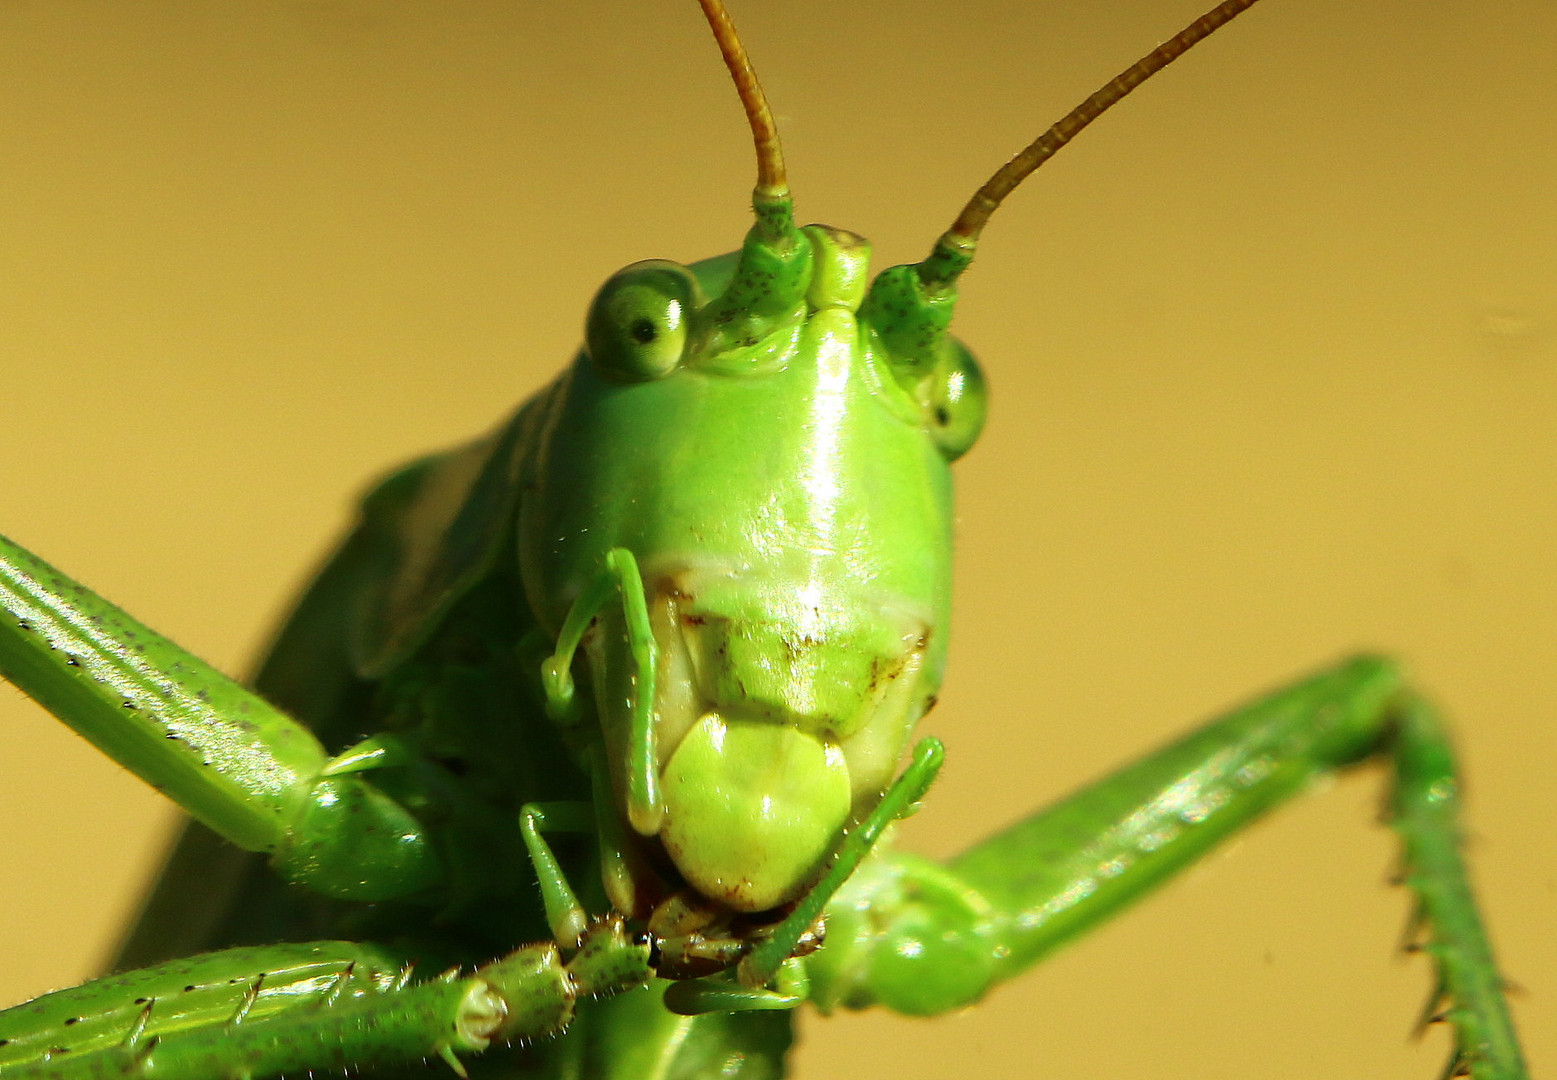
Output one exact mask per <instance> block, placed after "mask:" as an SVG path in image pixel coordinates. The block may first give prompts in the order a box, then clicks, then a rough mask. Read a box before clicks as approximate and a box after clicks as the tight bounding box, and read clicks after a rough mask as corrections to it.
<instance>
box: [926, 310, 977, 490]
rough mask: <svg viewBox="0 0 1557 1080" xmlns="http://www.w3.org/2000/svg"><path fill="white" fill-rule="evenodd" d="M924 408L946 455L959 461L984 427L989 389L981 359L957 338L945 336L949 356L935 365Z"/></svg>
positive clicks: (947, 458) (942, 451) (932, 431)
mask: <svg viewBox="0 0 1557 1080" xmlns="http://www.w3.org/2000/svg"><path fill="white" fill-rule="evenodd" d="M926 389H927V390H928V393H927V394H926V395H925V411H926V413H927V414H928V418H929V424H930V434H931V435H932V436H933V437H934V438H935V443H936V445H937V446H939V447H940V448H941V453H943V454H945V455H946V460H947V461H956V460H957V459H958V458H960V457H961V456H962V455H963V454H966V453H967V452H968V450H969V449H970V448H971V447H972V446H973V444H974V443H975V442H977V441H978V437H979V432H980V431H982V430H984V414H985V411H986V408H987V406H986V404H985V402H986V393H987V392H986V390H985V388H984V372H983V371H982V370H981V369H980V368H979V362H978V361H977V360H975V359H973V354H972V353H970V352H969V351H968V350H967V349H966V348H965V347H964V346H963V344H962V342H960V341H958V340H957V339H956V338H952V337H948V338H947V339H946V356H945V359H943V360H942V361H941V363H939V364H937V365H936V368H935V372H934V373H933V374H932V375H931V376H930V385H929V386H928V387H927V388H926Z"/></svg>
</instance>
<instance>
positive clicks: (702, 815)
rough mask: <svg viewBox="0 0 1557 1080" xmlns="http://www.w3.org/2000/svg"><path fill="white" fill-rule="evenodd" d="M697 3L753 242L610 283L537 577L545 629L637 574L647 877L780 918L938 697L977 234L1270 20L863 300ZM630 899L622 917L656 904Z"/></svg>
mask: <svg viewBox="0 0 1557 1080" xmlns="http://www.w3.org/2000/svg"><path fill="white" fill-rule="evenodd" d="M700 2H701V3H702V5H703V7H704V10H705V12H706V13H707V14H708V17H709V22H710V25H711V26H712V27H713V29H714V33H715V36H716V38H717V39H718V40H719V43H720V47H721V50H722V52H723V54H724V58H725V61H726V63H727V65H728V66H729V68H730V71H731V73H732V76H733V78H734V80H735V82H736V85H737V88H738V89H739V91H740V94H741V98H742V102H743V104H744V105H745V107H746V111H747V115H748V118H749V120H750V123H751V127H752V131H753V135H754V138H755V142H756V145H757V150H758V161H759V168H758V184H757V188H756V192H755V196H754V199H753V205H754V209H755V211H756V216H757V221H756V224H755V226H754V227H753V228H752V230H751V232H750V233H749V235H748V236H747V239H746V242H745V244H744V246H743V247H742V249H741V250H740V251H739V252H737V253H734V254H732V255H729V256H724V257H721V258H717V259H711V260H708V261H706V262H702V263H698V264H695V265H693V266H690V267H689V266H681V265H678V264H674V263H669V262H665V261H653V262H644V263H635V264H634V265H632V266H629V267H628V268H626V269H625V270H623V271H621V272H620V273H618V274H617V275H615V276H614V277H612V278H611V279H610V280H609V281H607V283H606V284H605V286H604V287H602V289H601V290H600V292H599V294H598V295H597V296H596V298H595V300H594V302H593V304H592V305H591V307H590V311H589V315H588V318H587V320H586V332H585V338H586V342H585V348H584V350H583V351H582V352H581V354H580V356H579V357H578V359H577V360H576V361H575V363H574V365H573V366H572V367H571V369H570V370H569V371H568V372H567V373H566V374H565V375H564V376H563V378H562V379H560V380H559V382H558V383H557V384H556V386H555V387H554V388H553V390H552V392H551V393H550V394H549V395H548V396H547V398H546V399H545V401H544V402H543V404H542V406H541V407H540V409H539V410H538V414H537V416H536V418H535V420H534V423H535V424H536V425H537V427H536V430H537V431H538V435H537V450H536V453H535V455H534V458H533V461H534V468H533V470H532V471H531V472H530V474H529V475H528V476H527V477H526V481H525V486H526V492H527V494H526V497H525V499H524V503H523V508H522V510H521V515H520V529H519V541H520V558H521V563H522V569H523V579H524V581H525V587H526V590H527V592H528V596H529V600H530V603H531V605H532V606H533V608H534V610H535V611H536V612H537V613H538V614H539V616H540V618H541V620H542V622H543V623H544V624H546V625H547V626H548V627H549V628H550V629H552V630H553V631H554V632H555V631H557V629H558V628H560V627H561V626H562V625H563V623H564V621H565V619H566V618H567V617H568V614H569V611H570V610H571V609H572V607H573V606H574V605H575V603H576V602H577V600H578V598H579V597H581V596H584V595H586V594H588V593H589V591H590V590H591V589H594V588H596V587H597V586H596V585H595V584H594V583H595V582H597V581H598V579H599V575H600V573H601V570H600V568H601V567H602V566H603V565H606V564H607V563H608V562H610V560H611V559H612V558H613V557H614V555H613V553H616V552H619V551H623V550H625V551H626V552H629V553H631V557H632V561H634V562H635V566H636V569H635V570H634V571H633V573H634V574H640V573H641V583H642V594H643V597H644V609H645V610H644V611H642V612H641V613H640V614H637V615H635V614H634V611H633V605H632V604H631V603H629V602H627V601H625V600H624V602H623V603H622V604H621V605H612V604H607V605H605V606H604V607H601V608H599V614H598V616H597V617H596V619H595V622H594V625H593V627H592V629H591V631H590V633H589V634H588V635H586V636H585V638H584V647H585V652H586V655H587V657H588V667H589V675H590V683H591V686H592V696H593V701H594V706H595V712H596V713H597V715H598V718H599V723H600V733H599V735H600V739H601V742H602V744H603V751H604V752H603V755H602V756H603V758H604V760H605V761H606V762H607V767H608V770H609V773H610V779H611V785H612V789H613V790H614V792H615V793H616V795H617V797H618V800H619V803H620V806H621V817H622V818H623V819H624V821H625V822H627V823H628V824H629V825H630V826H631V832H633V833H636V834H637V836H638V837H639V839H638V840H636V841H632V843H634V844H636V845H637V846H638V847H639V848H641V849H642V852H640V853H647V856H648V858H647V860H639V861H640V862H645V861H646V862H647V863H650V864H655V865H658V866H659V867H660V868H661V869H662V870H664V871H667V872H669V873H670V874H671V875H672V876H675V877H679V878H680V879H682V881H684V882H685V883H686V884H687V885H690V886H691V887H692V888H693V889H695V890H696V891H697V892H699V893H701V894H703V895H704V896H705V897H707V898H709V899H711V900H713V901H715V902H716V903H717V904H719V905H723V906H724V907H725V908H727V909H729V910H732V911H736V912H761V911H766V910H769V909H772V908H775V907H780V906H783V905H786V904H789V903H790V902H792V901H794V900H796V899H797V898H798V897H799V896H800V895H801V894H802V893H803V892H805V890H806V889H807V887H808V886H809V885H810V884H811V883H812V882H813V881H814V880H815V879H816V878H817V875H818V874H819V873H820V871H821V869H822V867H823V866H824V865H825V864H826V863H827V862H828V860H829V859H830V858H831V857H832V856H833V855H834V853H835V852H836V851H837V849H838V845H839V842H840V838H841V837H842V836H843V835H844V833H845V831H846V830H847V829H848V828H849V826H850V824H851V822H854V821H858V820H860V819H861V818H862V817H863V815H864V814H865V813H866V812H867V811H869V809H870V808H871V806H872V805H873V804H874V803H875V802H876V801H877V800H878V799H879V798H880V797H881V793H882V792H883V791H884V790H885V789H886V787H887V785H888V783H889V781H890V780H891V778H892V776H893V773H894V771H895V770H896V768H897V763H898V761H899V760H900V759H901V757H902V755H903V752H904V750H905V749H906V747H907V744H908V740H909V737H910V735H911V732H912V729H913V727H914V724H915V723H916V722H917V720H918V718H919V717H920V716H921V715H922V714H923V713H924V712H925V711H926V710H927V709H928V708H929V706H930V704H931V703H932V702H933V700H934V697H935V694H936V692H937V690H938V688H939V686H940V680H941V672H942V668H943V665H944V660H945V656H946V640H947V622H948V613H949V606H950V572H951V566H950V539H951V535H950V534H951V485H950V475H949V468H948V467H949V465H950V463H951V462H952V461H953V460H954V459H956V458H957V457H958V456H960V455H961V454H962V453H964V452H965V451H966V450H968V449H969V447H970V446H971V445H972V443H973V442H974V440H975V439H976V438H977V436H978V433H979V430H980V428H981V426H982V424H983V418H984V384H983V378H982V376H981V374H980V372H979V368H978V365H977V364H976V362H975V361H974V360H973V357H972V355H971V354H970V353H969V352H968V351H967V349H965V348H964V347H963V346H962V345H961V344H960V343H959V342H957V341H956V339H954V338H953V337H952V336H951V335H950V333H949V326H950V322H951V314H952V307H953V304H954V301H955V296H956V280H957V278H958V276H959V275H960V274H961V272H962V271H963V270H964V269H965V268H966V267H967V266H968V264H969V263H970V261H971V259H972V256H973V250H974V247H975V244H976V242H977V238H978V235H979V232H980V230H981V229H982V227H983V225H984V223H985V221H986V220H987V219H988V217H989V215H990V213H991V212H992V211H993V210H994V208H995V207H996V206H997V205H998V204H999V202H1000V200H1001V199H1002V198H1004V196H1005V195H1006V194H1007V193H1008V192H1009V191H1010V190H1011V189H1012V188H1013V187H1015V185H1016V184H1017V183H1018V182H1020V180H1021V179H1022V178H1023V177H1025V176H1026V175H1027V174H1028V173H1030V172H1031V171H1032V170H1033V169H1034V168H1036V166H1037V164H1039V163H1040V162H1041V161H1042V160H1044V159H1046V158H1047V157H1048V156H1050V155H1052V153H1053V152H1054V151H1055V150H1056V149H1057V148H1058V147H1059V146H1060V145H1063V144H1064V143H1065V142H1066V141H1068V140H1069V139H1070V138H1071V137H1072V136H1073V135H1074V134H1075V133H1076V132H1077V131H1079V130H1080V129H1081V127H1083V126H1085V125H1086V124H1087V123H1089V122H1090V121H1091V119H1093V118H1095V117H1096V116H1097V115H1098V114H1099V113H1101V112H1102V111H1103V109H1105V108H1106V107H1107V106H1108V105H1109V104H1111V103H1112V102H1113V101H1115V100H1118V98H1120V97H1122V96H1123V95H1124V94H1125V93H1128V92H1129V90H1131V89H1133V87H1134V86H1135V85H1138V84H1139V83H1140V82H1141V81H1142V80H1144V78H1145V77H1146V76H1147V75H1149V74H1150V73H1151V72H1152V71H1155V70H1157V69H1158V68H1160V67H1161V66H1163V65H1164V64H1166V63H1167V62H1168V61H1169V60H1171V59H1172V58H1173V57H1174V56H1176V55H1178V53H1181V52H1182V51H1183V50H1184V49H1185V48H1187V47H1188V45H1189V44H1190V43H1192V42H1193V41H1194V40H1197V39H1198V38H1199V37H1204V36H1205V35H1206V34H1207V33H1209V32H1210V31H1211V30H1212V29H1214V28H1215V26H1217V25H1220V24H1221V23H1223V22H1225V21H1227V19H1229V18H1231V17H1232V15H1233V14H1236V13H1237V11H1239V10H1242V9H1243V8H1245V7H1247V6H1248V5H1249V4H1251V3H1252V2H1253V0H1227V2H1226V3H1224V4H1223V5H1222V7H1221V8H1218V9H1217V10H1216V11H1214V12H1212V13H1211V14H1209V15H1207V16H1205V17H1203V18H1202V19H1201V20H1199V21H1198V22H1197V23H1195V24H1194V25H1192V26H1191V27H1190V28H1189V29H1188V30H1186V31H1185V32H1184V33H1182V34H1180V35H1179V36H1178V37H1177V38H1175V39H1173V40H1172V41H1170V42H1169V43H1167V44H1166V45H1164V46H1162V47H1161V48H1159V49H1158V50H1157V51H1156V52H1154V53H1152V54H1151V55H1149V56H1148V57H1147V58H1146V59H1144V60H1142V61H1141V62H1140V63H1138V64H1136V65H1135V66H1134V67H1132V68H1131V69H1129V70H1128V71H1127V72H1125V73H1124V74H1123V75H1121V76H1120V77H1119V78H1117V79H1115V80H1114V81H1113V82H1111V83H1110V84H1109V85H1108V86H1107V87H1105V88H1104V89H1103V90H1101V91H1099V93H1097V94H1094V95H1093V97H1092V98H1089V99H1088V101H1087V102H1086V103H1085V104H1084V105H1083V106H1081V107H1079V108H1078V109H1077V110H1075V111H1074V112H1072V113H1071V114H1070V115H1069V116H1067V117H1066V118H1065V119H1064V120H1062V121H1061V122H1060V123H1059V124H1057V125H1055V127H1054V128H1051V129H1050V130H1049V131H1048V132H1046V133H1045V135H1044V136H1042V137H1040V138H1039V139H1038V140H1037V141H1036V142H1035V143H1034V144H1033V145H1032V146H1030V147H1029V148H1028V149H1027V150H1025V151H1023V153H1022V154H1020V155H1018V157H1017V158H1016V159H1014V160H1013V161H1012V162H1011V163H1009V164H1008V165H1007V166H1005V167H1004V168H1003V169H1001V170H1000V171H999V172H997V173H996V174H995V176H994V177H993V178H992V179H991V180H990V182H989V183H988V184H986V185H985V186H984V187H983V188H981V189H980V191H979V192H978V193H977V194H976V195H975V196H974V198H973V199H972V200H971V201H970V202H969V204H968V206H967V207H966V208H965V209H964V211H963V212H962V214H961V215H960V216H959V217H958V219H957V221H956V223H955V224H954V225H953V226H952V228H951V229H950V230H948V231H947V232H946V233H945V234H944V235H943V236H942V237H941V238H940V239H939V240H938V241H937V243H936V245H935V246H934V248H933V250H932V252H931V254H930V255H929V256H928V257H927V258H926V259H925V260H923V261H922V262H920V263H916V264H912V265H908V266H898V267H893V268H890V269H888V270H886V271H883V272H882V273H881V274H879V275H878V276H877V277H876V278H875V280H874V281H873V282H870V281H869V280H868V276H867V270H868V261H869V248H868V245H867V244H866V242H865V241H864V240H863V239H861V238H860V237H858V236H855V235H854V234H852V233H848V232H844V231H842V230H838V229H832V228H827V227H824V226H815V225H813V226H807V227H805V228H803V229H802V228H797V227H796V225H795V224H794V219H793V216H792V211H791V202H790V197H789V193H788V187H787V182H786V179H785V173H784V168H783V163H782V159H781V157H780V154H779V149H778V139H777V135H776V133H775V131H774V128H773V123H772V119H771V117H770V116H769V114H768V110H767V106H766V103H765V101H764V100H763V98H762V94H761V90H760V89H759V88H758V86H757V83H756V79H755V77H754V76H753V75H752V72H751V68H750V64H749V63H748V62H747V60H746V57H745V53H744V50H743V49H742V48H741V46H740V44H739V42H738V40H736V39H735V36H734V30H733V28H732V27H731V25H730V22H729V18H728V16H727V15H726V14H725V12H724V10H723V7H722V5H721V4H720V3H719V0H700ZM634 588H636V586H634ZM629 591H630V590H629V589H628V588H627V587H626V586H625V585H623V586H622V594H623V595H624V596H626V595H627V594H628V592H629ZM639 886H640V883H637V882H634V883H632V884H631V885H630V887H628V888H625V889H618V890H616V891H615V892H614V893H613V900H614V901H615V902H617V903H618V906H621V907H623V908H624V909H625V910H629V911H631V910H634V909H636V908H637V907H638V904H637V902H636V899H635V898H636V897H637V896H638V895H640V894H641V893H642V892H643V890H642V889H641V888H640V887H639ZM650 891H651V892H652V890H650Z"/></svg>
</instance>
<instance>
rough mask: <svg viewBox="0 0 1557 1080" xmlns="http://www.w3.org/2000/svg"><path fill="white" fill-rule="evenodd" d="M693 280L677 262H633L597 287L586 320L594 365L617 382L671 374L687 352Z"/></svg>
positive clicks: (694, 306)
mask: <svg viewBox="0 0 1557 1080" xmlns="http://www.w3.org/2000/svg"><path fill="white" fill-rule="evenodd" d="M697 296H698V293H697V282H696V281H695V280H694V279H693V277H692V272H691V271H690V270H688V269H687V268H686V267H684V266H682V265H681V264H680V263H673V262H667V261H665V260H663V259H651V260H649V261H647V262H639V263H633V264H632V265H631V266H629V267H627V269H625V270H622V271H620V272H619V273H617V274H615V275H613V276H612V277H611V279H610V280H609V281H607V282H606V283H605V284H604V285H602V286H601V287H600V291H599V292H598V293H596V294H595V299H594V302H593V303H592V304H590V306H589V316H588V318H587V319H585V321H584V347H585V349H586V350H587V351H588V352H589V358H590V359H591V360H592V361H594V364H595V367H596V368H597V369H599V371H600V373H601V374H602V375H604V376H605V377H606V378H608V379H611V380H613V381H617V382H647V381H649V380H651V379H658V378H660V377H661V376H663V375H667V374H669V373H670V372H671V371H672V370H673V369H674V368H675V367H676V365H677V364H679V363H681V359H682V357H683V356H684V355H685V353H686V347H687V330H688V323H689V321H690V319H691V317H692V314H693V312H695V311H696V310H697Z"/></svg>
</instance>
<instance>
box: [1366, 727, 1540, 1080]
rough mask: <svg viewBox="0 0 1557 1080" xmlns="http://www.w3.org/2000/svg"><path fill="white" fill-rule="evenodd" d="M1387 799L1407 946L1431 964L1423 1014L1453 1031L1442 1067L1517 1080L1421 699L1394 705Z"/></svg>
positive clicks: (1443, 754) (1455, 807) (1512, 1046)
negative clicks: (1407, 924) (1396, 836)
mask: <svg viewBox="0 0 1557 1080" xmlns="http://www.w3.org/2000/svg"><path fill="white" fill-rule="evenodd" d="M1391 801H1392V818H1393V822H1394V826H1395V829H1396V831H1397V832H1399V833H1400V840H1401V845H1402V848H1403V858H1402V864H1403V865H1404V867H1405V883H1406V885H1408V886H1409V887H1410V888H1411V889H1412V891H1413V892H1415V893H1416V904H1417V908H1416V911H1415V912H1414V913H1413V915H1412V930H1413V932H1414V933H1415V934H1416V941H1415V942H1413V945H1414V946H1416V947H1419V948H1420V949H1421V950H1422V951H1423V952H1425V953H1427V954H1428V956H1429V957H1430V958H1431V959H1432V961H1433V964H1434V966H1435V967H1436V968H1437V971H1436V977H1437V984H1436V985H1435V987H1434V990H1433V995H1432V998H1431V1000H1429V1001H1428V1003H1427V1010H1426V1013H1425V1014H1424V1016H1423V1020H1424V1022H1430V1021H1435V1020H1444V1021H1447V1022H1448V1023H1449V1024H1450V1025H1451V1026H1452V1027H1453V1028H1454V1060H1453V1061H1452V1062H1451V1066H1450V1071H1451V1073H1465V1074H1468V1075H1470V1076H1473V1077H1489V1078H1491V1077H1497V1078H1504V1077H1522V1076H1524V1075H1525V1071H1526V1070H1525V1065H1524V1060H1523V1056H1522V1054H1521V1053H1520V1049H1519V1040H1518V1038H1517V1037H1516V1036H1515V1034H1514V1025H1513V1021H1512V1020H1511V1019H1510V1018H1509V1015H1508V1004H1507V1002H1506V1001H1504V998H1503V980H1502V978H1501V977H1500V976H1499V975H1498V971H1497V965H1496V964H1495V963H1494V962H1493V959H1492V948H1491V946H1490V945H1489V944H1488V942H1487V936H1486V932H1485V931H1484V930H1483V928H1482V926H1481V919H1480V917H1479V916H1478V914H1477V908H1476V901H1475V898H1474V897H1473V895H1472V894H1471V887H1470V881H1469V879H1468V877H1467V875H1466V873H1465V863H1464V861H1463V860H1462V859H1461V857H1460V843H1459V840H1460V837H1459V825H1458V821H1457V818H1458V811H1459V783H1458V781H1457V780H1456V779H1455V775H1454V759H1453V754H1452V752H1451V750H1450V747H1449V743H1448V739H1447V738H1446V737H1445V735H1444V731H1443V726H1442V725H1441V724H1440V723H1439V722H1438V718H1437V717H1436V716H1435V715H1434V714H1433V712H1432V709H1431V708H1430V707H1429V706H1428V705H1427V703H1426V702H1424V701H1421V700H1420V699H1412V700H1410V701H1408V702H1407V703H1406V705H1405V707H1404V708H1403V710H1402V717H1401V721H1400V727H1399V733H1398V737H1397V740H1396V743H1395V788H1394V792H1393V794H1392V800H1391Z"/></svg>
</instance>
